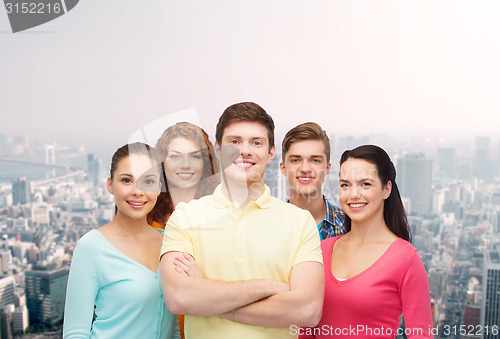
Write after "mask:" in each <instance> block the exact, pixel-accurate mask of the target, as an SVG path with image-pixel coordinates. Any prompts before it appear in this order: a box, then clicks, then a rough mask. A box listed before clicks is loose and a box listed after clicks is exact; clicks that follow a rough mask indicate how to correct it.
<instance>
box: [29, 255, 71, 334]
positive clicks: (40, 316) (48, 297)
mask: <svg viewBox="0 0 500 339" xmlns="http://www.w3.org/2000/svg"><path fill="white" fill-rule="evenodd" d="M68 274H69V268H67V267H62V268H55V265H48V266H35V267H33V270H31V271H28V272H26V274H25V284H26V299H27V304H28V312H29V321H30V323H42V324H47V325H49V326H51V325H55V324H57V323H58V322H60V321H61V320H62V319H63V314H64V301H65V299H66V285H67V283H68Z"/></svg>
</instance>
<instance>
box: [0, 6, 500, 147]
mask: <svg viewBox="0 0 500 339" xmlns="http://www.w3.org/2000/svg"><path fill="white" fill-rule="evenodd" d="M499 17H500V2H498V1H447V0H444V1H438V2H437V1H397V0H386V1H371V0H367V1H314V0H311V1H302V0H293V1H292V0H286V1H285V0H280V1H272V0H266V1H261V0H252V1H247V0H242V1H232V0H225V1H220V0H211V1H164V0H161V1H160V0H156V1H147V2H145V3H141V5H140V6H139V5H138V3H137V2H125V1H123V0H106V1H97V0H81V1H80V2H79V3H78V5H77V6H76V7H75V8H74V9H73V10H71V11H70V12H68V13H67V14H65V15H63V16H61V17H59V18H57V19H55V20H54V21H51V22H49V23H46V24H44V25H41V26H38V27H35V28H32V29H30V30H27V31H24V32H18V33H15V34H14V33H12V32H11V30H10V25H9V22H8V18H7V14H6V11H5V10H4V9H3V8H0V112H1V118H0V119H1V120H0V121H1V123H0V134H7V135H17V134H26V135H28V136H29V137H30V139H32V140H37V139H41V140H45V141H56V142H57V143H58V144H68V145H80V144H83V145H85V147H86V149H87V150H88V151H89V152H98V151H99V150H102V149H111V150H114V149H116V148H117V147H119V146H121V145H122V144H124V143H126V142H127V141H128V140H129V138H130V137H131V135H133V134H134V132H135V131H137V130H138V129H140V128H141V127H142V126H145V125H148V124H150V123H151V122H153V121H156V120H159V119H160V121H167V120H169V119H168V118H167V119H166V120H165V118H166V117H168V116H174V117H175V119H177V117H179V119H180V120H182V113H181V114H179V112H184V111H186V110H188V111H189V112H193V111H194V112H196V120H197V121H199V123H200V125H201V126H202V127H203V128H204V129H205V130H207V132H208V133H209V134H210V136H211V138H212V140H213V139H214V132H215V124H216V123H217V119H218V117H219V116H220V114H221V113H222V111H223V110H224V109H225V108H226V107H227V106H229V105H231V104H233V103H236V102H241V101H254V102H256V103H258V104H260V105H261V106H262V107H264V109H266V110H267V112H268V113H269V114H271V116H273V118H274V120H275V123H276V129H277V134H278V135H283V134H284V133H285V132H286V131H287V130H289V129H290V128H292V127H294V126H295V125H297V124H299V123H302V122H305V121H315V122H318V123H319V124H320V125H322V126H323V127H324V128H325V129H326V130H327V131H328V132H329V133H330V134H335V135H363V134H370V133H382V134H389V135H395V136H398V135H402V136H403V135H412V134H414V135H443V136H446V137H465V136H470V137H474V136H476V135H489V136H493V137H498V136H499V135H498V134H499V133H498V131H499V129H500V128H499V127H500V117H499V114H498V113H499V112H500V100H499V99H498V97H499V93H500V63H499V62H498V60H500V34H498V33H499V32H500V20H498V18H499ZM170 120H171V119H170ZM166 127H167V126H165V128H166ZM153 143H154V142H153Z"/></svg>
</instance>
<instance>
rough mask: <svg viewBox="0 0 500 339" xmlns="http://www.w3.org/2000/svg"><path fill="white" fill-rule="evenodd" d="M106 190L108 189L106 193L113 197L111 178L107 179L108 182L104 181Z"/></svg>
mask: <svg viewBox="0 0 500 339" xmlns="http://www.w3.org/2000/svg"><path fill="white" fill-rule="evenodd" d="M106 188H107V189H108V192H109V193H110V194H111V195H114V194H113V180H111V177H109V178H108V180H107V181H106Z"/></svg>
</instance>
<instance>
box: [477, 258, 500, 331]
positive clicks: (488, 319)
mask: <svg viewBox="0 0 500 339" xmlns="http://www.w3.org/2000/svg"><path fill="white" fill-rule="evenodd" d="M484 260H485V261H484V266H483V289H482V291H483V300H482V304H481V328H482V329H483V330H484V336H483V338H484V339H489V338H498V333H496V335H494V334H493V333H492V332H491V329H492V327H494V326H495V327H497V328H498V325H499V324H500V257H499V253H498V250H497V249H495V250H486V253H485V256H484ZM486 326H488V329H489V330H490V331H489V332H488V333H487V332H486V331H485V329H486Z"/></svg>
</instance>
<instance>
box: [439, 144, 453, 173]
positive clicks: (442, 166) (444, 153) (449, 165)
mask: <svg viewBox="0 0 500 339" xmlns="http://www.w3.org/2000/svg"><path fill="white" fill-rule="evenodd" d="M437 165H438V170H439V173H441V175H443V174H446V175H450V174H453V173H454V172H455V169H456V157H455V149H454V148H445V147H440V148H438V150H437Z"/></svg>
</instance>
